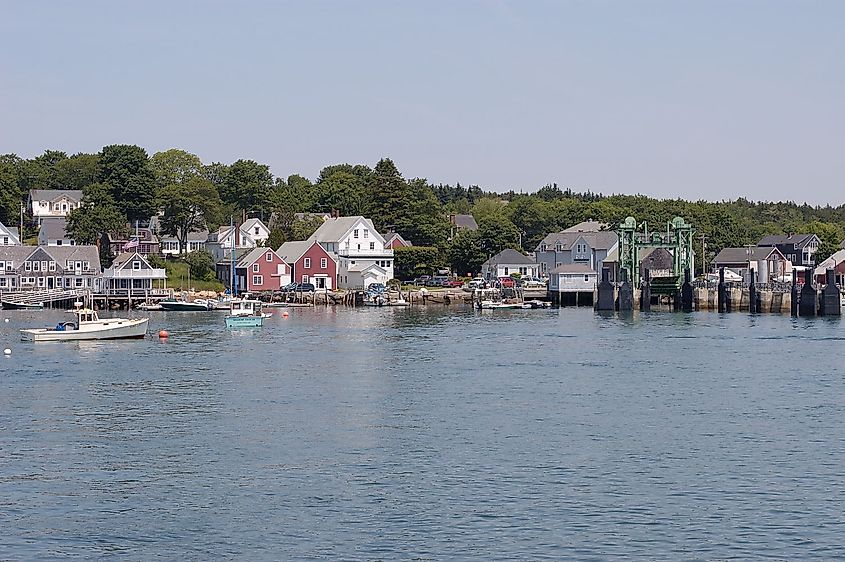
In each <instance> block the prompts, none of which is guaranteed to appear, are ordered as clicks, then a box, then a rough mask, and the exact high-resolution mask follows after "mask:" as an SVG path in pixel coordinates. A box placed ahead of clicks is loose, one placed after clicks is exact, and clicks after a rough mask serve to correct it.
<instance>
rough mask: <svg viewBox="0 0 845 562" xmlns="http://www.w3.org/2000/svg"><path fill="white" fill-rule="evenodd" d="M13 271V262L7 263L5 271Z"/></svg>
mask: <svg viewBox="0 0 845 562" xmlns="http://www.w3.org/2000/svg"><path fill="white" fill-rule="evenodd" d="M13 269H15V262H11V261H7V262H6V271H12V270H13Z"/></svg>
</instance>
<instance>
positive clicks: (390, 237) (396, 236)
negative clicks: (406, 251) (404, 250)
mask: <svg viewBox="0 0 845 562" xmlns="http://www.w3.org/2000/svg"><path fill="white" fill-rule="evenodd" d="M394 240H399V242H401V243H402V245H403V246H413V244H411V241H410V240H405V239H404V238H402V235H401V234H399V233H398V232H391V233H389V235H388V236H387V238H385V240H384V247H385V248H387V247H388V246H391V245H393V241H394Z"/></svg>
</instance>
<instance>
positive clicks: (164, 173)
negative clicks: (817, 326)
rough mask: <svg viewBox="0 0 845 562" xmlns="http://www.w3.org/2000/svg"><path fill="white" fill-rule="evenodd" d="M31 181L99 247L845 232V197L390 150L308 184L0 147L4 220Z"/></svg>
mask: <svg viewBox="0 0 845 562" xmlns="http://www.w3.org/2000/svg"><path fill="white" fill-rule="evenodd" d="M31 189H80V190H82V192H83V201H84V203H86V204H85V205H84V206H83V207H82V208H81V209H78V210H75V211H73V212H72V213H71V214H70V216H69V218H68V230H69V233H70V234H71V236H73V237H74V238H75V239H76V240H77V241H78V242H79V243H82V244H91V243H94V242H95V241H96V240H97V239H99V238H100V236H101V234H102V233H103V232H116V233H126V232H127V231H128V230H129V229H130V228H131V227H132V225H134V224H135V222H136V221H137V222H139V223H141V224H143V223H145V222H146V221H148V220H149V219H150V217H151V216H154V215H159V216H160V225H161V232H162V233H163V234H168V235H172V236H175V237H177V239H179V240H180V246H181V247H182V248H184V247H186V239H187V235H188V233H189V232H191V231H192V230H199V229H203V228H207V229H209V230H214V229H216V228H217V227H218V226H219V225H221V224H228V222H229V220H230V217H235V220H237V218H238V217H242V216H244V215H246V216H255V217H259V218H261V219H262V220H264V221H265V222H266V223H267V224H268V226H269V227H270V228H271V230H272V234H271V239H270V244H271V245H272V246H274V247H277V246H278V245H279V244H281V243H282V242H284V241H286V240H301V239H304V238H307V237H308V236H309V235H310V234H311V233H312V232H313V231H314V230H315V229H316V228H317V226H319V224H320V221H321V219H320V218H319V217H318V216H315V215H318V214H322V213H337V214H339V215H364V216H367V217H368V218H371V219H372V220H373V222H374V224H375V226H376V228H377V229H378V230H379V231H380V232H382V233H385V232H387V231H395V232H398V233H400V234H401V235H402V236H403V237H404V238H405V239H406V240H410V241H412V243H413V244H414V245H415V246H417V247H422V248H425V250H419V249H417V250H410V251H405V250H403V251H400V252H399V253H398V254H397V258H396V259H397V264H396V265H397V269H398V270H401V271H403V272H405V271H407V272H423V271H424V270H431V269H436V268H439V267H450V268H451V269H452V270H453V271H455V272H460V273H469V272H476V271H478V270H479V268H480V265H481V263H483V262H484V260H486V259H487V258H488V257H490V256H491V255H494V254H495V253H497V252H499V251H501V250H503V249H505V248H518V249H522V250H524V251H532V250H534V248H535V247H536V246H537V244H538V243H539V242H540V240H542V238H543V237H544V236H545V235H546V234H548V233H550V232H555V231H559V230H562V229H565V228H568V227H570V226H572V225H574V224H577V223H579V222H581V221H584V220H588V219H592V220H596V221H600V222H604V223H609V224H612V225H613V224H616V223H618V222H620V221H622V220H624V218H625V217H627V216H633V217H635V218H636V219H637V220H638V221H647V222H648V223H649V225H650V229H652V230H654V229H660V228H662V227H663V226H664V225H665V224H666V222H667V221H669V220H671V219H672V217H674V216H682V217H684V218H685V219H686V220H687V221H688V222H690V223H691V224H692V225H693V226H694V227H695V229H696V231H697V235H698V236H699V237H700V236H701V235H703V236H704V243H705V244H706V248H707V256H706V258H707V259H706V262H709V261H710V260H711V259H712V258H713V256H714V255H715V253H717V252H718V251H719V250H721V249H722V248H724V247H728V246H734V247H735V246H745V245H748V244H755V243H756V242H757V241H758V240H759V239H760V238H761V237H762V236H763V235H765V234H786V233H791V232H793V233H798V232H800V233H814V234H817V235H818V236H819V238H820V239H821V241H822V247H821V248H820V249H819V252H818V254H817V255H818V258H819V259H824V258H825V257H827V256H829V255H830V254H831V253H833V252H834V251H836V250H837V249H838V248H839V244H840V242H841V240H842V239H843V237H845V205H840V206H838V207H832V206H824V207H822V206H810V205H807V204H803V205H799V204H796V203H794V202H791V201H787V202H752V201H748V200H746V199H743V198H740V199H736V200H731V201H720V202H711V201H705V200H698V201H688V200H683V199H680V198H678V199H656V198H653V197H647V196H644V195H609V196H605V195H602V194H599V193H593V192H591V191H589V190H584V191H574V190H572V189H561V188H559V187H558V186H557V185H556V184H550V185H546V186H542V187H540V188H539V189H537V190H536V191H533V192H528V193H522V192H517V191H515V190H511V191H508V192H506V193H495V192H492V191H488V190H484V189H482V188H481V187H479V186H477V185H471V186H468V187H464V186H462V185H460V184H455V185H451V184H433V183H431V182H429V181H427V180H426V179H424V178H412V179H406V178H404V177H403V176H402V174H401V173H400V171H399V170H398V169H397V168H396V166H395V164H394V163H393V162H392V161H391V160H390V159H389V158H383V159H381V160H379V162H378V163H376V164H375V166H374V167H372V168H371V167H370V166H368V165H364V164H335V165H330V166H326V167H325V168H323V169H322V170H321V171H320V173H319V175H318V176H317V178H315V179H314V180H310V179H308V178H306V177H303V176H302V175H299V174H292V175H289V176H287V177H278V176H274V175H273V174H272V173H271V171H270V168H269V166H268V165H266V164H261V163H259V162H256V161H254V160H248V159H241V160H237V161H235V162H233V163H231V164H223V163H219V162H214V163H210V164H204V163H203V162H202V161H201V160H200V158H199V157H197V156H196V155H194V154H191V153H189V152H187V151H184V150H180V149H171V150H166V151H162V152H157V153H155V154H152V155H149V154H148V153H147V152H146V150H144V149H143V148H141V147H139V146H135V145H110V146H105V147H103V149H102V150H101V151H100V152H99V153H96V154H87V153H79V154H73V155H68V154H66V153H65V152H61V151H56V150H47V151H45V152H44V153H43V154H41V155H39V156H37V157H35V158H30V159H24V158H20V157H18V156H16V155H14V154H5V155H0V222H3V223H4V224H7V225H15V224H17V223H18V219H19V213H20V209H21V205H22V204H24V203H25V202H26V199H27V196H28V194H29V191H30V190H31ZM456 214H471V215H473V217H475V219H476V221H477V223H478V226H479V228H478V230H477V231H468V230H461V231H457V232H456V231H455V229H454V228H453V227H452V225H451V222H450V216H451V215H456ZM697 251H700V246H699V247H698V248H697ZM699 263H702V261H701V260H699Z"/></svg>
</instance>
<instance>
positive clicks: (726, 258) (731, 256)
mask: <svg viewBox="0 0 845 562" xmlns="http://www.w3.org/2000/svg"><path fill="white" fill-rule="evenodd" d="M772 254H777V255H778V257H780V258H781V259H786V258H784V256H783V254H781V253H780V251H779V250H778V249H777V248H775V247H774V246H771V247H770V246H746V247H744V248H722V251H721V252H719V253H718V255H717V256H716V257H715V258H713V263H716V264H719V263H747V262H749V261H760V260H768V259H769V257H770V256H771V255H772Z"/></svg>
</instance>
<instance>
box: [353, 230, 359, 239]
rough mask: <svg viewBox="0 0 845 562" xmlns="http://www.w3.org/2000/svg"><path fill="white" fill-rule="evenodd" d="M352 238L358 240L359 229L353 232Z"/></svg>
mask: <svg viewBox="0 0 845 562" xmlns="http://www.w3.org/2000/svg"><path fill="white" fill-rule="evenodd" d="M352 238H358V229H357V228H356V229H355V230H353V231H352Z"/></svg>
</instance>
